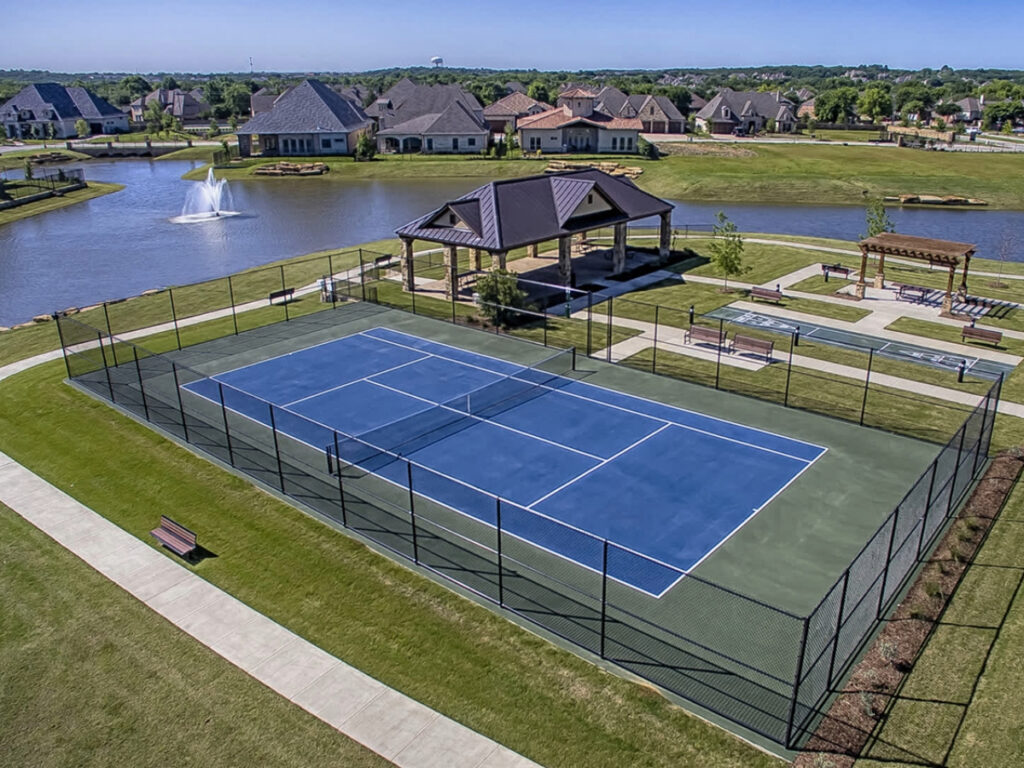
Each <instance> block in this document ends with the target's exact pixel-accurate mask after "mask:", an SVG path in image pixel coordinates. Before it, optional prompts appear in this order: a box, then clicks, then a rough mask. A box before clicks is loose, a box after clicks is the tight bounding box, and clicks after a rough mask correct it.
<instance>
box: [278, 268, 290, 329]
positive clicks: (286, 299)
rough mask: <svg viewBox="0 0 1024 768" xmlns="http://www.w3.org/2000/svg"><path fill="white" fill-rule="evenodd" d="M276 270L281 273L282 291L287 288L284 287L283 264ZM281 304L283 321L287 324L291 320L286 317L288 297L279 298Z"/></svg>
mask: <svg viewBox="0 0 1024 768" xmlns="http://www.w3.org/2000/svg"><path fill="white" fill-rule="evenodd" d="M278 269H279V270H280V271H281V290H282V291H284V290H286V289H287V288H288V286H287V285H285V279H284V264H281V265H280V266H278ZM281 303H282V304H283V305H284V321H285V322H286V323H287V322H288V321H289V320H291V318H290V317H289V316H288V297H287V296H283V297H281Z"/></svg>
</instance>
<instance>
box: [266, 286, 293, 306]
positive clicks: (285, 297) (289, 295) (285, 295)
mask: <svg viewBox="0 0 1024 768" xmlns="http://www.w3.org/2000/svg"><path fill="white" fill-rule="evenodd" d="M293 298H295V289H294V288H282V289H281V290H280V291H271V292H270V293H268V294H267V301H268V302H269V303H271V304H273V303H274V302H275V301H277V300H278V299H281V303H282V304H287V303H288V302H289V301H291V300H292V299H293Z"/></svg>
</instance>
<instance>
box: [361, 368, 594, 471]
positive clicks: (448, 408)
mask: <svg viewBox="0 0 1024 768" xmlns="http://www.w3.org/2000/svg"><path fill="white" fill-rule="evenodd" d="M368 381H369V383H370V384H373V385H374V386H378V387H381V388H382V389H389V390H391V391H392V392H397V393H398V394H400V395H405V396H406V397H411V398H412V399H413V400H419V401H421V402H424V403H428V404H430V405H432V406H434V407H435V408H443V409H445V410H446V411H451V412H452V413H457V414H459V415H460V416H464V417H468V418H471V419H476V420H477V421H479V422H486V423H487V424H493V425H494V426H496V427H500V428H501V429H506V430H508V431H509V432H514V433H515V434H517V435H522V436H523V437H529V438H531V439H532V440H539V441H540V442H542V443H547V444H548V445H553V446H555V447H556V448H562V449H564V450H566V451H572V452H573V453H578V454H580V455H581V456H586V457H587V458H588V459H593V460H594V461H603V459H602V458H601V457H600V456H595V455H594V454H592V453H587V452H586V451H581V450H579V449H577V448H572V447H571V446H568V445H562V443H556V442H555V441H554V440H548V439H547V438H545V437H541V436H540V435H535V434H533V433H532V432H523V431H522V430H521V429H516V428H515V427H510V426H508V425H506V424H502V423H500V422H497V421H492V420H491V419H485V418H484V417H482V416H477V415H476V414H475V413H467V412H466V411H460V410H459V409H458V408H452V407H451V406H447V405H445V404H444V403H439V402H437V401H435V400H428V399H427V398H425V397H420V396H419V395H414V394H412V393H411V392H406V391H405V390H404V389H396V388H395V387H389V386H388V385H387V384H381V383H380V382H379V381H372V380H369V379H368ZM421 413H422V411H421ZM414 415H415V414H414ZM383 426H385V427H387V426H388V425H387V424H384V425H383ZM371 431H376V430H371Z"/></svg>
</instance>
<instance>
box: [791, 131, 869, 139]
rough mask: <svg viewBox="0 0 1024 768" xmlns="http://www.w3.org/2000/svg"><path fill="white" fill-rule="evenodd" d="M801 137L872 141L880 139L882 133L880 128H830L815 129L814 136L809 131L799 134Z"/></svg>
mask: <svg viewBox="0 0 1024 768" xmlns="http://www.w3.org/2000/svg"><path fill="white" fill-rule="evenodd" d="M797 135H798V136H799V137H800V138H804V139H809V138H814V139H817V140H818V141H838V142H843V141H871V140H872V139H874V140H875V141H877V140H878V138H879V136H880V135H881V131H880V130H878V129H875V130H872V131H844V130H838V129H837V130H830V129H822V130H816V131H814V134H813V136H812V135H811V134H810V133H809V132H804V133H801V134H797Z"/></svg>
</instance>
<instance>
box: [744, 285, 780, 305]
mask: <svg viewBox="0 0 1024 768" xmlns="http://www.w3.org/2000/svg"><path fill="white" fill-rule="evenodd" d="M750 298H752V299H765V300H766V301H774V302H775V303H776V304H778V303H779V302H780V301H782V291H775V290H772V289H771V288H760V287H758V286H756V285H755V286H754V287H753V288H751V289H750Z"/></svg>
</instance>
